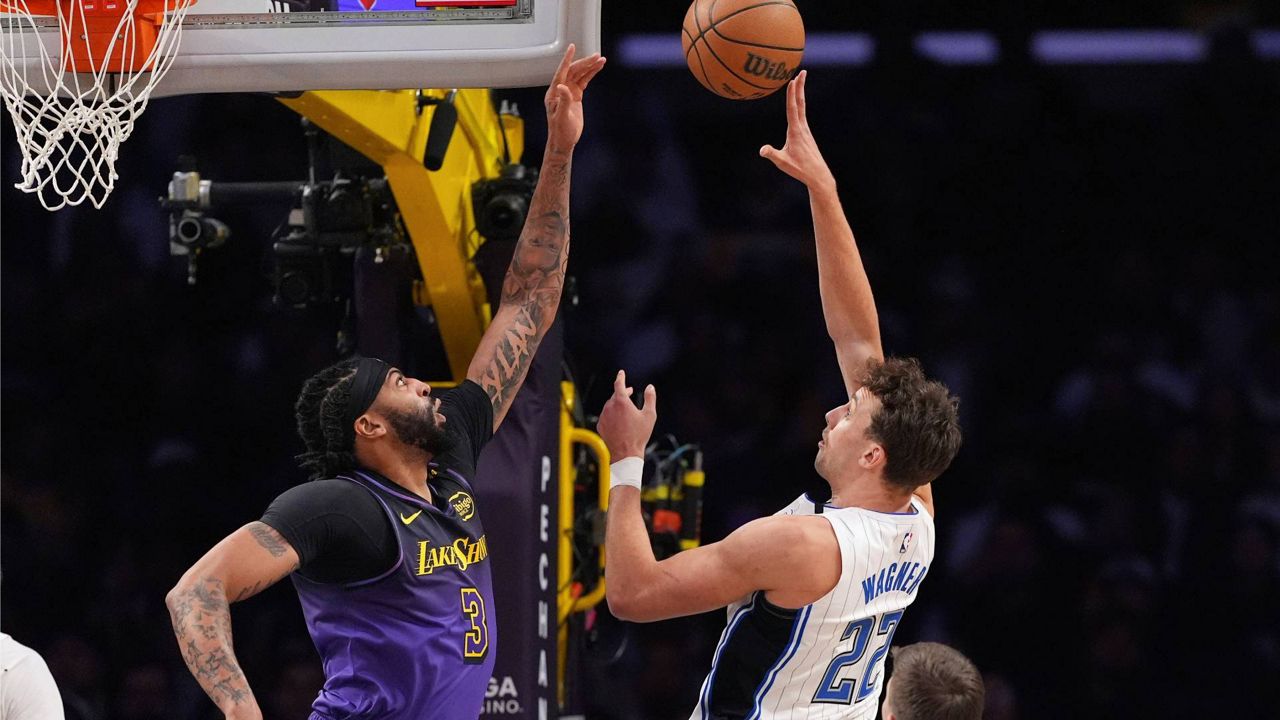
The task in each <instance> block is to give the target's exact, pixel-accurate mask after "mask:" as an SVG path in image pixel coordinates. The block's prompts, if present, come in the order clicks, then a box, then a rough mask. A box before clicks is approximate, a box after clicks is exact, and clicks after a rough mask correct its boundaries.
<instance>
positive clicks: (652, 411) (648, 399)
mask: <svg viewBox="0 0 1280 720" xmlns="http://www.w3.org/2000/svg"><path fill="white" fill-rule="evenodd" d="M644 413H645V414H646V415H657V414H658V388H656V387H654V386H653V385H646V386H645V388H644Z"/></svg>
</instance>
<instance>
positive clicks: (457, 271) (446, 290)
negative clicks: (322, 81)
mask: <svg viewBox="0 0 1280 720" xmlns="http://www.w3.org/2000/svg"><path fill="white" fill-rule="evenodd" d="M423 92H424V93H425V94H427V95H429V96H432V97H437V98H438V97H443V96H444V94H445V91H444V90H426V91H423ZM280 102H282V103H284V104H285V105H286V106H288V107H289V108H291V109H293V110H294V111H296V112H297V113H299V114H300V115H303V116H305V117H307V118H309V119H310V120H311V121H312V122H314V123H315V124H316V125H317V126H319V127H320V128H321V129H322V130H324V131H325V132H327V133H329V134H330V135H333V136H334V137H336V138H338V139H339V140H341V141H342V142H344V143H346V144H347V145H350V146H351V147H352V148H355V149H356V150H358V151H360V152H361V153H363V154H364V155H365V156H366V157H368V158H369V159H370V160H373V161H374V162H376V163H378V164H379V165H381V166H382V167H383V169H384V170H385V171H386V174H387V181H388V183H389V184H390V186H391V192H392V194H393V195H394V196H395V199H396V204H397V205H398V206H399V208H400V215H401V217H402V218H403V219H404V223H405V227H406V228H408V231H409V237H410V239H411V240H412V241H413V247H414V250H415V251H416V253H417V256H418V264H419V267H420V269H421V270H422V277H423V279H424V283H423V284H422V286H421V287H420V288H418V291H417V293H416V296H415V298H414V302H416V303H417V304H419V305H431V306H432V308H433V309H434V310H435V316H436V320H437V322H438V323H439V327H440V336H441V340H443V342H444V348H445V352H446V354H447V355H448V358H449V370H450V374H451V375H452V380H453V381H454V382H461V381H462V380H463V378H465V377H466V373H467V366H468V365H469V364H470V362H471V357H472V356H473V355H474V354H475V350H476V347H477V346H478V345H479V344H480V336H481V335H482V334H483V333H484V330H485V328H486V327H487V326H488V323H489V319H490V317H491V311H490V309H489V307H488V304H487V302H486V300H485V292H484V284H483V282H482V281H481V280H480V277H479V275H478V274H477V273H476V271H475V267H474V266H473V265H472V263H471V255H472V254H473V252H474V249H475V248H474V247H473V246H474V245H477V244H478V243H474V242H471V240H472V238H473V236H475V218H474V215H473V214H472V209H471V186H472V184H474V183H475V182H476V181H477V180H481V179H485V178H492V177H496V176H497V175H498V172H499V171H500V170H501V169H502V166H503V164H504V160H505V158H504V152H503V131H504V130H505V132H506V141H507V143H508V145H509V146H510V148H511V162H519V161H520V157H521V156H522V155H523V153H524V122H523V120H521V119H520V118H518V117H515V116H512V115H502V116H499V115H498V114H497V111H496V110H495V109H494V107H493V101H492V98H491V96H490V93H489V91H488V90H460V91H459V92H458V94H457V96H456V97H455V99H454V103H455V106H456V107H457V110H458V126H457V129H456V130H455V131H454V135H453V140H452V142H451V143H450V144H449V152H448V154H446V155H445V161H444V166H443V167H441V168H440V170H438V171H435V172H431V171H428V170H427V169H426V168H425V167H423V165H422V153H423V151H424V150H425V148H426V143H427V131H428V129H429V128H430V125H431V117H432V114H433V113H434V112H435V106H433V105H432V106H427V107H424V108H423V109H422V112H421V114H419V112H418V102H417V91H415V90H390V91H384V90H324V91H317V92H308V93H303V94H302V95H301V96H299V97H297V98H290V99H282V100H281V101H280ZM476 239H478V237H477V238H476Z"/></svg>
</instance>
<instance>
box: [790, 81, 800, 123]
mask: <svg viewBox="0 0 1280 720" xmlns="http://www.w3.org/2000/svg"><path fill="white" fill-rule="evenodd" d="M799 82H800V78H799V77H794V78H792V79H791V82H789V83H787V125H789V126H791V127H793V128H794V127H797V126H798V124H799V116H798V114H797V111H796V85H797V83H799Z"/></svg>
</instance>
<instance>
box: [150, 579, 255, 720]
mask: <svg viewBox="0 0 1280 720" xmlns="http://www.w3.org/2000/svg"><path fill="white" fill-rule="evenodd" d="M165 604H166V605H168V606H169V617H170V620H171V621H172V622H173V632H174V635H176V636H177V638H178V648H179V650H180V651H181V652H182V659H183V661H185V662H186V664H187V668H189V669H190V670H191V674H192V675H194V676H195V678H196V680H197V681H198V682H199V683H200V687H202V688H204V691H205V692H206V693H208V695H209V698H210V699H212V700H213V702H214V703H215V704H216V705H217V706H218V708H219V709H220V710H222V712H223V713H225V714H227V715H228V716H234V715H239V714H242V713H247V715H248V716H253V715H254V714H255V713H257V700H256V699H255V698H254V696H253V691H252V690H250V689H249V683H248V681H247V680H246V679H245V676H244V672H243V671H241V669H240V664H239V662H237V661H236V656H235V651H234V650H233V649H232V643H231V609H230V606H229V604H228V602H227V596H226V590H225V587H224V583H223V581H222V580H219V579H217V578H214V577H204V578H199V579H195V578H191V579H189V578H186V577H184V578H183V579H182V581H181V582H179V583H178V585H177V587H175V588H174V589H173V590H171V591H170V592H169V595H168V596H167V597H166V598H165Z"/></svg>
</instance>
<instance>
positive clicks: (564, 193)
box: [468, 145, 573, 418]
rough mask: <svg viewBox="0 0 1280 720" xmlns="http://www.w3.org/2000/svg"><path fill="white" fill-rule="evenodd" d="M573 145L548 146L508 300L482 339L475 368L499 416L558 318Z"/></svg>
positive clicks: (510, 272) (506, 289)
mask: <svg viewBox="0 0 1280 720" xmlns="http://www.w3.org/2000/svg"><path fill="white" fill-rule="evenodd" d="M572 169H573V149H572V148H569V149H568V150H563V149H556V148H553V147H552V146H551V145H548V146H547V152H546V155H545V157H544V160H543V164H542V173H541V176H540V177H539V179H538V186H537V188H535V189H534V193H533V199H532V200H531V201H530V204H529V213H528V216H527V218H526V219H525V223H524V229H523V230H522V231H521V233H520V240H519V241H518V242H517V243H516V248H515V252H514V253H513V254H512V257H511V264H510V265H509V266H508V267H507V275H506V278H505V279H504V281H503V283H502V299H501V304H500V305H499V308H498V311H497V313H495V315H494V322H493V326H492V327H491V330H492V331H495V332H496V333H500V334H499V335H497V336H496V337H493V338H492V339H491V340H489V341H488V342H485V341H482V342H481V346H480V348H479V349H478V351H477V354H476V358H475V360H474V361H473V364H472V367H473V368H476V369H478V370H479V371H480V372H479V373H477V374H478V377H475V376H472V375H471V374H470V373H469V374H468V377H471V379H472V380H475V381H476V382H477V383H479V385H480V386H481V387H483V388H484V389H485V391H486V392H487V393H488V394H489V397H490V399H491V400H492V401H493V406H494V415H495V418H497V417H500V416H501V415H502V414H503V413H505V411H506V408H507V407H508V406H509V405H510V402H511V400H512V399H513V398H514V397H515V393H516V391H517V390H519V388H520V384H521V383H522V382H523V381H524V377H525V374H526V373H528V371H529V365H530V363H531V362H532V360H533V356H534V354H535V353H537V351H538V345H539V344H540V343H541V342H542V338H543V337H544V336H545V335H546V334H547V329H548V328H550V327H551V323H553V322H554V321H555V318H556V310H557V308H558V307H559V306H560V295H561V292H562V291H563V289H564V274H565V268H566V267H567V266H568V263H569V176H570V173H571V172H572Z"/></svg>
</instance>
